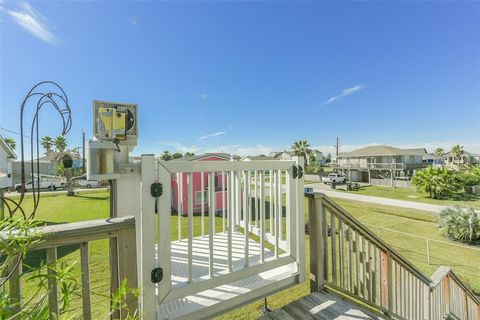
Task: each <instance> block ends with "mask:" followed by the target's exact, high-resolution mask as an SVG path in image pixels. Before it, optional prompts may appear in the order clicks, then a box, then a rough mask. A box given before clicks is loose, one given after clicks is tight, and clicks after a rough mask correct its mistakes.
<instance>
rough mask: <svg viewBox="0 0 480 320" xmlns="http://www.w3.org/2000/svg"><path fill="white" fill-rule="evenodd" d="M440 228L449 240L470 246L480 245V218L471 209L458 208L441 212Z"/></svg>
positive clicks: (439, 218) (439, 216) (439, 217)
mask: <svg viewBox="0 0 480 320" xmlns="http://www.w3.org/2000/svg"><path fill="white" fill-rule="evenodd" d="M438 226H439V227H440V228H442V229H443V233H444V234H445V236H447V237H448V238H451V239H453V240H458V241H462V242H467V243H470V244H474V243H480V216H479V214H478V213H476V212H475V210H474V209H473V208H471V207H470V208H461V207H460V206H456V207H453V208H447V209H445V210H443V211H441V212H440V214H439V215H438Z"/></svg>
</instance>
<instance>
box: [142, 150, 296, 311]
mask: <svg viewBox="0 0 480 320" xmlns="http://www.w3.org/2000/svg"><path fill="white" fill-rule="evenodd" d="M145 164H146V161H145V159H144V160H142V181H143V180H144V178H143V177H146V176H150V175H153V178H150V179H151V180H152V179H154V180H158V181H160V182H161V183H162V185H163V195H162V196H161V197H160V198H159V199H158V203H157V208H158V212H159V214H158V234H157V236H155V235H151V236H148V235H146V236H145V235H144V236H143V239H155V238H158V249H157V250H156V251H157V253H158V259H157V260H156V262H155V265H156V266H157V267H159V268H161V269H162V271H163V280H162V281H161V282H160V283H158V288H157V298H158V299H157V301H158V303H159V304H165V303H168V302H172V301H175V300H178V299H181V298H184V297H186V296H191V295H194V294H196V293H199V292H202V291H205V290H208V289H212V288H216V287H219V286H222V285H225V284H230V283H233V282H235V281H240V280H242V279H245V278H248V277H251V276H254V275H258V274H260V273H264V272H267V271H268V272H269V271H270V270H273V269H275V268H280V267H282V266H287V265H289V266H294V268H293V269H292V270H293V271H292V272H293V273H294V274H295V275H296V276H297V282H301V281H303V280H304V279H305V274H304V273H305V272H304V269H305V268H304V266H305V253H304V251H305V249H304V245H305V243H304V214H303V212H304V210H303V192H304V190H303V177H301V175H298V174H297V173H298V172H299V171H302V168H301V167H303V158H300V157H298V158H295V160H294V161H279V160H273V161H263V160H260V161H248V162H247V161H246V162H243V161H195V162H192V161H157V162H156V163H155V164H154V167H155V169H154V168H151V169H148V168H147V167H146V166H145ZM149 171H150V172H151V174H150V173H149ZM143 183H148V182H147V181H143ZM142 189H146V188H142ZM142 202H143V201H142ZM144 207H145V203H144ZM171 209H173V212H175V211H176V212H177V217H175V219H174V220H173V221H174V222H173V223H171V221H172V213H171V212H172V210H171ZM144 211H145V210H144ZM194 216H195V217H194ZM198 220H200V221H198ZM147 229H148V230H153V229H152V228H151V227H150V226H146V227H145V231H144V232H151V231H146V230H147ZM175 231H176V233H177V235H176V236H174V237H173V239H172V236H171V235H172V232H175ZM143 241H144V242H145V240H143ZM183 249H185V250H184V251H182V250H183ZM143 255H144V257H143V260H144V261H145V256H146V254H145V253H143ZM147 259H148V258H147ZM146 271H147V269H144V270H143V273H144V275H145V274H146ZM144 277H145V276H144ZM144 284H145V287H147V288H145V287H144V294H145V296H148V292H145V290H147V291H148V290H149V288H148V287H150V290H153V287H152V286H151V285H149V284H148V281H147V280H144ZM278 289H279V288H276V290H277V291H278ZM264 296H265V295H264Z"/></svg>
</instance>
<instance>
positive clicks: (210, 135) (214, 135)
mask: <svg viewBox="0 0 480 320" xmlns="http://www.w3.org/2000/svg"><path fill="white" fill-rule="evenodd" d="M225 134H227V131H217V132H212V133H207V134H205V135H203V136H200V137H198V139H201V140H205V139H209V138H213V137H218V136H223V135H225Z"/></svg>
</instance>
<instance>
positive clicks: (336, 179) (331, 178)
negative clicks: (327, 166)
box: [322, 172, 348, 184]
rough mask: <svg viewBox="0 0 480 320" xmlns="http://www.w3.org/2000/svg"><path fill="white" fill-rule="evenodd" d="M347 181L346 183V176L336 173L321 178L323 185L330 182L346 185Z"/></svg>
mask: <svg viewBox="0 0 480 320" xmlns="http://www.w3.org/2000/svg"><path fill="white" fill-rule="evenodd" d="M347 181H348V178H347V176H346V175H344V174H341V173H336V172H332V173H330V174H329V175H328V176H326V177H322V182H323V183H325V184H329V183H332V182H333V183H335V184H339V183H347Z"/></svg>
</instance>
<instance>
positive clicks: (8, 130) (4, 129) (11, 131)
mask: <svg viewBox="0 0 480 320" xmlns="http://www.w3.org/2000/svg"><path fill="white" fill-rule="evenodd" d="M0 130H3V131H6V132H10V133H13V134H16V135H17V136H22V134H21V133H19V132H16V131H13V130H10V129H7V128H3V127H0ZM23 137H24V138H28V139H32V138H31V137H29V136H27V135H23ZM33 140H37V141H39V140H38V139H36V138H33Z"/></svg>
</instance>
